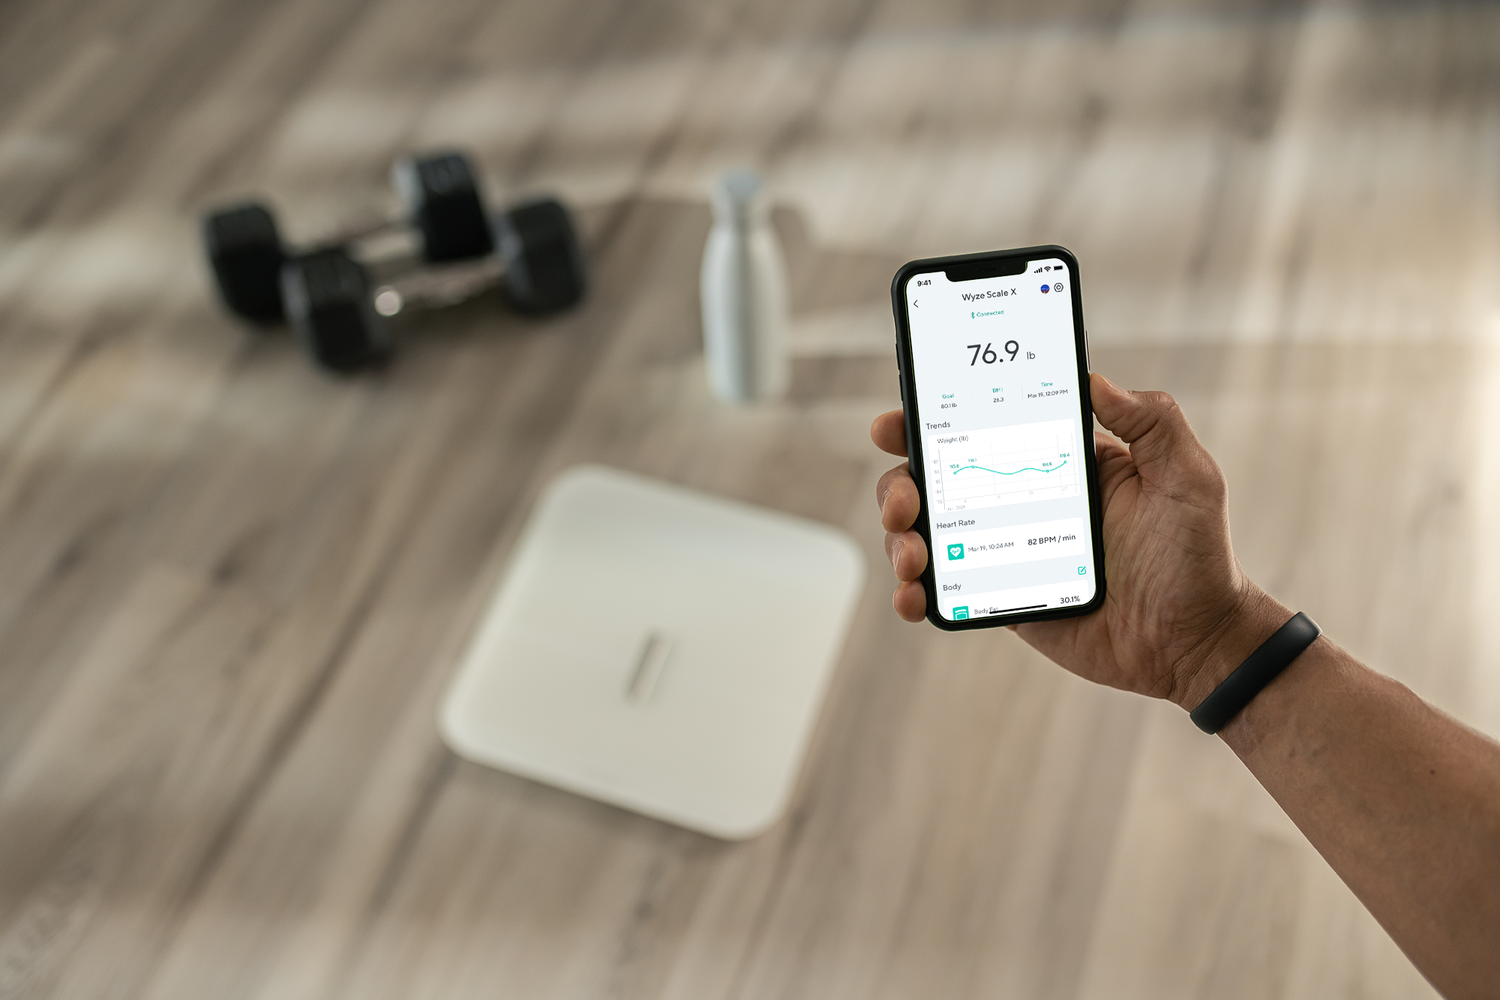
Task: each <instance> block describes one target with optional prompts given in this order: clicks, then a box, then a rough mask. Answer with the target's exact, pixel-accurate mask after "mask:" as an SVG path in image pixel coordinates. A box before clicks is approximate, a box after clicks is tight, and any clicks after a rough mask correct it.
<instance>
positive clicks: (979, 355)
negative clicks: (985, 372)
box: [964, 340, 1021, 368]
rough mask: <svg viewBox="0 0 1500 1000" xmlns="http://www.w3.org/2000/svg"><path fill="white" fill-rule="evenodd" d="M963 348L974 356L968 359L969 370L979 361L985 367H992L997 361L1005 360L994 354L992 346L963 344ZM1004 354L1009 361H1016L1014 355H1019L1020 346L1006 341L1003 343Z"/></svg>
mask: <svg viewBox="0 0 1500 1000" xmlns="http://www.w3.org/2000/svg"><path fill="white" fill-rule="evenodd" d="M964 346H965V347H967V348H968V349H969V350H971V351H973V352H974V356H973V357H972V358H970V359H969V367H970V368H973V367H974V366H975V365H977V364H979V362H981V361H983V362H984V363H985V364H987V365H992V364H994V363H995V362H997V361H1004V360H1005V359H1004V358H1002V357H1001V356H1000V355H999V354H998V353H996V351H995V345H994V344H965V345H964ZM1005 352H1006V353H1007V354H1009V355H1010V360H1012V361H1014V360H1016V355H1017V354H1019V353H1021V345H1020V344H1018V343H1016V342H1015V341H1014V340H1007V341H1006V342H1005Z"/></svg>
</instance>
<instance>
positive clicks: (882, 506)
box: [880, 486, 891, 514]
mask: <svg viewBox="0 0 1500 1000" xmlns="http://www.w3.org/2000/svg"><path fill="white" fill-rule="evenodd" d="M890 495H891V490H890V487H889V486H888V487H886V490H885V492H884V493H882V494H880V513H882V514H884V513H885V499H886V497H888V496H890Z"/></svg>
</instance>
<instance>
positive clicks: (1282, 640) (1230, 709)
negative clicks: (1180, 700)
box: [1189, 611, 1323, 735]
mask: <svg viewBox="0 0 1500 1000" xmlns="http://www.w3.org/2000/svg"><path fill="white" fill-rule="evenodd" d="M1322 634H1323V630H1322V629H1320V628H1318V623H1317V622H1315V621H1313V620H1312V619H1311V618H1309V617H1307V616H1306V615H1304V614H1303V613H1302V612H1300V611H1299V612H1297V613H1296V614H1295V615H1293V616H1292V618H1291V621H1289V622H1287V623H1286V624H1285V625H1283V626H1281V628H1279V629H1277V630H1276V632H1275V634H1274V635H1272V636H1271V638H1269V639H1267V640H1266V641H1265V642H1263V643H1261V644H1260V648H1258V649H1257V650H1256V651H1255V652H1253V653H1251V654H1250V655H1249V656H1248V657H1246V659H1245V662H1244V663H1241V664H1240V665H1239V666H1238V667H1236V668H1235V670H1234V673H1232V674H1230V675H1229V676H1228V677H1226V678H1224V682H1223V683H1222V684H1220V685H1219V686H1218V687H1216V688H1214V689H1213V691H1212V692H1211V693H1210V694H1209V696H1208V697H1207V698H1204V699H1203V701H1202V703H1201V704H1200V705H1199V706H1198V707H1197V708H1195V709H1193V711H1192V713H1191V714H1190V716H1189V717H1190V718H1191V719H1192V720H1193V725H1195V726H1197V727H1198V728H1199V729H1201V730H1203V731H1204V732H1205V733H1208V734H1209V735H1213V734H1214V733H1217V732H1218V731H1219V730H1220V729H1223V728H1224V727H1225V726H1226V725H1228V724H1229V720H1230V719H1232V718H1234V717H1235V716H1236V715H1238V714H1239V712H1240V709H1242V708H1244V707H1245V706H1246V705H1248V704H1250V700H1251V699H1252V698H1254V697H1255V696H1256V695H1258V694H1260V692H1261V689H1262V688H1264V687H1265V686H1266V685H1267V684H1269V683H1271V682H1272V681H1273V680H1275V679H1276V675H1277V674H1279V673H1281V672H1282V671H1283V670H1285V669H1286V668H1287V667H1288V666H1289V665H1290V664H1291V662H1292V661H1293V660H1295V659H1296V658H1297V657H1299V656H1301V655H1302V651H1303V650H1304V649H1306V648H1307V647H1308V646H1311V645H1312V644H1313V640H1314V639H1316V638H1317V637H1318V636H1320V635H1322Z"/></svg>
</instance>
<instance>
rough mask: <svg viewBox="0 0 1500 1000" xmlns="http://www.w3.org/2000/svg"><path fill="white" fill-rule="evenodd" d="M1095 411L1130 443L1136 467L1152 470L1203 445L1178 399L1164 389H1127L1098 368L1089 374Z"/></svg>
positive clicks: (1100, 419) (1112, 431)
mask: <svg viewBox="0 0 1500 1000" xmlns="http://www.w3.org/2000/svg"><path fill="white" fill-rule="evenodd" d="M1089 395H1090V396H1091V397H1092V400H1093V404H1094V415H1095V416H1097V417H1098V418H1099V423H1101V424H1103V425H1104V428H1105V430H1107V431H1109V432H1110V433H1111V434H1113V435H1115V436H1116V437H1118V438H1119V439H1120V440H1121V441H1124V442H1125V443H1126V444H1128V445H1130V455H1131V457H1132V458H1133V459H1134V460H1135V465H1136V468H1137V469H1140V470H1141V471H1142V472H1143V473H1147V474H1149V472H1150V470H1151V467H1152V466H1156V467H1157V468H1158V469H1161V468H1164V467H1165V466H1167V464H1168V463H1171V462H1172V461H1174V460H1176V459H1180V458H1181V457H1183V454H1184V450H1185V449H1192V450H1197V449H1199V448H1201V447H1202V446H1201V445H1200V444H1199V443H1198V436H1197V435H1196V434H1194V433H1193V428H1192V427H1191V426H1189V424H1188V422H1187V417H1186V416H1184V415H1183V412H1182V410H1181V409H1179V408H1178V406H1177V400H1175V399H1173V398H1172V397H1171V396H1169V395H1168V394H1166V393H1165V392H1128V391H1126V390H1124V389H1121V388H1120V387H1119V386H1117V385H1115V384H1114V383H1113V382H1111V381H1110V380H1109V379H1107V378H1105V377H1104V376H1103V375H1100V374H1099V373H1098V372H1095V373H1094V374H1093V375H1091V376H1089Z"/></svg>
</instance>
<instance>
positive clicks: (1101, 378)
mask: <svg viewBox="0 0 1500 1000" xmlns="http://www.w3.org/2000/svg"><path fill="white" fill-rule="evenodd" d="M1094 374H1095V375H1099V373H1098V372H1095V373H1094ZM1099 381H1101V382H1103V383H1104V384H1105V385H1107V386H1109V387H1110V388H1111V389H1113V390H1114V391H1115V392H1124V391H1125V390H1123V389H1121V388H1120V387H1119V386H1117V385H1115V384H1114V383H1113V382H1111V381H1110V380H1109V377H1108V376H1106V375H1099Z"/></svg>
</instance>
